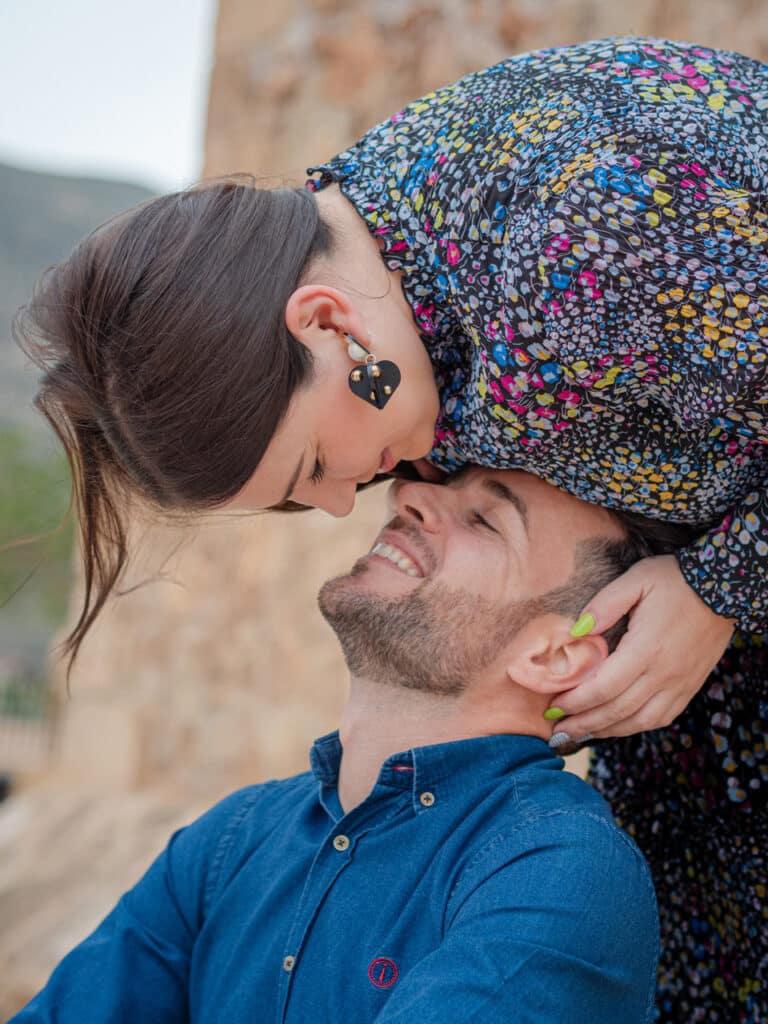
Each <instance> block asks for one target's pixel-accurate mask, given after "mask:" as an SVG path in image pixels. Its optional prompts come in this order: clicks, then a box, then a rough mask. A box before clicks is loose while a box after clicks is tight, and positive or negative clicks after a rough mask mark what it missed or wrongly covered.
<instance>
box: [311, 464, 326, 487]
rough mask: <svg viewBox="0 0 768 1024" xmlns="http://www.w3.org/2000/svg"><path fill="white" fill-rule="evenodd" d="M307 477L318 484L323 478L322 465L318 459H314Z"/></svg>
mask: <svg viewBox="0 0 768 1024" xmlns="http://www.w3.org/2000/svg"><path fill="white" fill-rule="evenodd" d="M309 479H310V480H311V481H312V483H313V484H319V483H320V481H321V480H322V479H323V467H322V466H321V465H320V459H317V460H316V461H315V468H314V469H313V470H312V475H311V476H310V478H309Z"/></svg>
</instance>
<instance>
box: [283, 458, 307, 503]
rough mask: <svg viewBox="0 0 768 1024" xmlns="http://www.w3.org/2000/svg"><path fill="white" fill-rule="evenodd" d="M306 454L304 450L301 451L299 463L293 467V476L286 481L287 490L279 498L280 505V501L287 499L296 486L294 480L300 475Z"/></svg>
mask: <svg viewBox="0 0 768 1024" xmlns="http://www.w3.org/2000/svg"><path fill="white" fill-rule="evenodd" d="M306 454H307V453H306V452H302V453H301V458H300V459H299V464H298V466H297V467H296V469H294V471H293V476H292V477H291V479H290V481H289V482H288V490H287V491H286V492H285V494H284V495H283V496H282V498H281V499H280V504H281V505H282V503H283V502H284V501H288V499H289V498H290V496H291V495H292V494H293V488H294V487H295V486H296V481H297V480H298V479H299V477H300V476H301V471H302V469H303V468H304V459H305V457H306Z"/></svg>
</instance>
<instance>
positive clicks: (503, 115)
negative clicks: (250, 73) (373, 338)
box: [307, 39, 768, 1024]
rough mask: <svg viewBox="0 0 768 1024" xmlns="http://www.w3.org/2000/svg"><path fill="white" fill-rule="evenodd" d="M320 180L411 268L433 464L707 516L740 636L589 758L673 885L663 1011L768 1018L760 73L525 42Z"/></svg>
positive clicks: (638, 52)
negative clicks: (694, 692)
mask: <svg viewBox="0 0 768 1024" xmlns="http://www.w3.org/2000/svg"><path fill="white" fill-rule="evenodd" d="M307 173H308V174H311V175H313V177H311V178H310V180H308V181H307V187H308V188H310V189H311V190H315V191H316V190H318V189H320V188H323V187H324V186H325V185H327V184H329V183H330V182H332V181H337V182H338V183H339V186H340V188H341V190H342V191H343V193H344V194H345V195H346V196H347V197H348V198H349V199H350V201H351V202H352V203H353V204H354V205H355V207H356V209H357V211H358V212H359V213H360V215H361V216H362V217H363V218H364V219H365V221H366V223H367V224H368V226H369V228H370V230H371V232H372V233H373V234H374V235H376V236H377V237H379V238H381V239H382V240H383V243H384V248H383V258H384V259H385V262H386V263H387V265H388V266H389V267H390V268H391V269H399V270H401V271H402V274H403V277H402V282H403V290H404V293H405V295H406V298H407V299H408V301H409V303H410V305H411V308H412V310H413V314H414V318H415V321H416V323H417V325H418V327H419V330H420V333H421V336H422V338H423V340H424V342H425V344H426V345H427V347H428V350H429V352H430V356H431V358H432V361H433V364H434V367H435V374H436V378H437V381H438V385H439V388H440V395H441V415H440V419H439V421H438V429H437V435H436V439H435V446H434V449H433V451H432V453H431V456H430V458H431V459H432V461H434V462H435V463H436V464H438V465H440V466H442V467H444V468H447V469H451V468H454V467H457V466H459V465H461V464H463V463H466V462H475V463H480V464H484V465H492V466H507V467H514V468H521V469H525V470H527V471H529V472H532V473H535V474H537V475H538V476H540V477H542V478H544V479H546V480H549V481H550V482H551V483H553V484H555V485H557V486H560V487H563V488H565V489H566V490H568V491H570V492H572V493H574V494H576V495H577V496H578V497H580V498H583V499H584V500H586V501H591V502H596V503H599V504H602V505H606V506H609V507H613V508H623V509H630V510H633V511H636V512H641V513H644V514H645V515H650V516H655V517H658V518H666V519H670V520H677V521H681V522H686V523H691V524H694V525H696V526H699V527H700V528H701V530H702V533H701V536H700V538H699V539H698V540H697V541H696V542H695V543H694V544H692V545H691V546H689V547H687V548H683V549H682V550H681V551H680V552H679V553H678V560H679V563H680V566H681V569H682V571H683V573H684V575H685V577H686V579H687V580H688V582H689V583H690V584H691V586H693V587H694V589H695V590H696V591H697V592H698V593H699V594H700V595H701V597H702V598H703V599H704V600H705V601H706V602H707V603H708V604H709V605H710V606H711V607H712V608H714V609H715V610H716V611H718V612H719V613H721V614H727V615H729V616H733V617H735V618H737V620H738V622H739V624H740V627H741V628H742V629H743V631H744V632H743V635H742V639H741V641H740V642H741V644H742V649H740V650H739V652H738V653H736V648H735V647H734V646H733V645H732V647H731V648H730V650H729V653H728V655H727V656H726V658H724V659H723V662H722V663H721V665H720V666H718V668H717V669H716V671H715V672H714V673H713V675H712V676H711V677H710V680H709V681H708V683H707V685H706V687H705V688H704V690H702V692H701V693H700V694H699V695H698V697H697V698H696V699H695V700H694V701H693V702H692V704H691V705H690V708H689V711H690V712H691V714H690V716H688V713H686V716H683V717H682V718H681V719H678V722H677V723H676V724H675V726H674V727H673V728H671V729H667V730H659V731H657V732H655V733H653V734H644V735H643V736H640V737H631V738H630V739H628V740H626V741H622V742H621V743H612V742H611V743H606V744H603V745H602V746H601V749H600V751H599V756H598V757H597V759H596V762H595V766H594V770H593V775H594V781H595V784H596V785H598V786H599V787H600V788H601V789H602V790H603V791H604V792H605V793H606V795H608V796H609V798H610V799H611V800H612V802H613V805H614V808H615V809H616V812H617V814H619V816H620V817H621V818H622V821H623V823H624V824H625V827H627V828H628V829H629V830H630V831H632V832H633V833H634V834H635V836H636V838H637V840H638V842H639V843H640V845H641V846H643V848H644V849H645V850H646V853H647V854H648V856H649V860H650V861H651V862H652V865H653V866H654V869H655V871H656V879H657V885H658V888H659V892H660V896H661V899H662V901H663V900H664V899H666V901H667V902H666V909H665V914H666V917H665V918H664V920H665V943H666V946H665V954H664V960H663V964H662V971H661V975H660V989H659V1010H658V1012H659V1014H660V1016H659V1020H664V1021H667V1020H669V1021H672V1020H676V1021H679V1020H691V1021H694V1020H702V1021H704V1020H706V1021H723V1022H726V1021H727V1022H728V1024H733V1022H736V1021H758V1020H761V1021H765V1020H768V980H766V977H765V973H764V972H765V967H764V966H758V961H759V960H760V959H761V958H762V959H764V957H765V949H766V946H767V945H768V922H766V911H765V908H766V902H765V901H764V900H763V896H762V895H761V892H762V890H761V886H760V885H758V883H757V882H755V881H754V880H755V879H756V878H757V877H758V876H759V875H760V873H761V872H762V873H763V874H764V871H765V862H764V859H763V858H764V853H763V850H764V848H765V838H766V836H765V832H766V802H767V801H766V793H768V778H766V774H767V773H768V767H767V766H766V760H765V756H766V755H765V741H766V734H768V709H767V706H766V694H765V682H764V679H765V673H764V672H762V669H763V667H764V660H765V659H764V653H763V647H762V638H761V636H760V635H757V636H755V634H764V633H768V486H767V485H766V477H767V476H768V464H767V462H766V459H767V458H768V447H766V444H767V443H768V422H767V420H766V415H765V411H764V410H765V408H766V405H767V404H768V386H767V384H766V381H767V377H766V366H765V364H766V359H767V357H768V65H764V64H761V63H758V62H756V61H752V60H749V59H748V58H746V57H743V56H740V55H738V54H735V53H728V52H725V51H721V50H710V49H707V48H704V47H701V46H696V45H694V44H687V43H670V42H668V41H665V40H659V39H608V40H597V41H594V42H590V43H586V44H583V45H579V46H573V47H564V48H557V49H548V50H542V51H537V52H534V53H527V54H522V55H520V56H516V57H512V58H510V59H508V60H504V61H502V62H501V63H499V64H496V65H494V66H492V67H490V68H486V69H484V70H482V71H478V72H476V73H473V74H470V75H467V76H466V77H464V78H462V79H460V80H459V81H457V82H455V83H454V84H453V85H449V86H446V87H445V88H441V89H437V90H436V91H434V92H432V93H429V94H428V95H426V96H424V97H422V98H420V99H418V100H415V101H414V102H412V103H409V104H408V105H407V106H406V107H404V108H403V109H402V110H400V111H398V112H397V113H396V114H394V115H393V116H392V117H390V118H388V119H387V120H386V121H383V122H382V123H381V124H379V125H377V126H375V127H374V128H372V129H371V130H370V131H369V132H368V133H366V135H365V136H363V138H362V139H360V140H359V141H358V142H357V143H355V145H353V146H351V147H350V148H349V149H347V150H344V151H343V152H342V153H340V154H338V155H337V156H336V157H334V158H333V159H331V160H330V161H328V162H327V163H325V164H322V165H319V166H317V167H313V168H309V169H308V172H307ZM755 651H759V658H757V659H756V660H755V662H754V663H753V662H751V661H750V658H751V657H752V654H753V653H754V652H755ZM729 658H730V659H731V660H730V661H729ZM754 665H759V666H760V669H761V672H756V671H755V668H754ZM734 666H736V668H734ZM765 667H766V668H768V666H765ZM761 673H762V674H761ZM747 682H748V683H749V685H747ZM718 693H721V694H722V693H727V694H728V700H726V701H722V700H721V699H720V698H718V697H716V696H715V695H716V694H718ZM691 709H692V710H691ZM726 719H727V720H728V723H729V724H728V726H727V727H725V726H724V725H723V723H724V722H725V720H726ZM681 722H682V723H684V724H683V725H681V724H680V723H681ZM686 730H687V731H686ZM650 750H653V751H654V752H656V753H657V754H658V757H656V758H655V760H654V759H653V758H649V757H648V756H647V755H648V752H649V751H650ZM662 754H663V756H662ZM654 756H655V755H654ZM697 758H704V760H705V761H706V763H707V765H708V769H707V772H706V773H705V774H704V775H701V774H700V773H699V770H698V768H697V763H698V762H697ZM659 766H661V767H659ZM665 772H666V773H668V774H667V775H665V774H664V773H665ZM661 777H663V778H665V779H666V780H667V789H666V791H665V792H666V795H665V796H664V797H663V798H660V797H659V796H658V794H659V792H661V790H660V786H659V778H661ZM682 790H685V791H686V793H687V794H688V795H687V796H686V797H685V798H684V799H690V800H691V804H692V807H695V808H696V810H695V813H696V814H697V815H705V817H704V818H703V819H701V818H696V819H695V820H696V822H697V823H698V824H697V826H696V827H697V828H698V834H697V835H696V839H695V842H694V839H693V832H692V829H693V826H692V824H691V822H692V821H694V818H692V817H691V814H693V813H694V812H693V811H691V814H687V812H686V814H687V816H686V815H682V814H681V815H678V812H677V811H676V809H675V808H676V801H677V802H679V800H680V799H682V798H681V797H679V795H678V794H679V791H682ZM697 801H698V802H701V801H703V803H704V807H703V808H702V807H700V806H699V805H698V803H697ZM701 822H703V824H702V823H701ZM660 835H662V836H664V837H666V838H665V840H664V843H665V844H666V845H664V844H661V846H660V845H659V843H660V840H659V836H660ZM662 847H663V855H662V854H658V855H657V849H661V848H662ZM724 863H728V864H729V872H730V878H729V881H727V882H725V881H723V879H725V878H726V874H725V872H724V870H721V868H723V865H724ZM713 900H719V901H720V902H719V903H718V904H717V905H718V907H720V908H721V909H720V910H717V911H716V910H713V909H712V907H713V906H714V904H713V903H712V901H713ZM750 900H751V901H752V903H754V902H755V901H757V904H759V906H757V907H756V908H755V907H754V906H753V907H752V909H750V910H748V909H747V902H748V901H750ZM723 908H724V909H723ZM718 915H720V916H718ZM721 918H722V919H723V920H726V919H727V921H728V922H731V924H732V923H733V922H734V921H737V920H738V921H742V922H748V923H744V924H743V926H742V925H740V926H739V928H736V929H735V930H733V929H731V930H730V931H729V928H730V927H731V926H730V925H729V926H728V927H726V926H725V925H724V926H723V927H722V928H720V927H719V925H717V926H716V925H715V924H713V923H712V922H713V921H715V922H717V921H719V920H721ZM707 928H710V929H714V930H713V931H711V933H710V932H707V933H706V934H708V935H709V939H707V940H706V941H705V939H704V938H703V936H704V934H705V932H706V929H707ZM736 934H739V935H741V939H740V940H739V944H738V946H737V945H736V938H735V937H734V936H735V935H736ZM715 935H716V936H717V938H715V937H714V936H715ZM724 963H727V964H728V965H729V966H728V967H727V969H725V968H723V967H722V964H724ZM761 971H762V972H763V973H762V974H761V973H760V972H761ZM761 985H762V988H761V987H760V986H761ZM685 1006H688V1007H689V1010H684V1009H681V1008H682V1007H685ZM681 1013H685V1014H688V1015H687V1016H680V1014H681Z"/></svg>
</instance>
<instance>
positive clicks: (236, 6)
mask: <svg viewBox="0 0 768 1024" xmlns="http://www.w3.org/2000/svg"><path fill="white" fill-rule="evenodd" d="M628 33H634V34H648V35H657V36H668V37H672V38H678V39H688V40H696V41H697V42H701V43H704V44H711V45H720V46H725V47H730V48H732V49H736V50H741V51H743V52H745V53H749V54H751V55H754V56H757V57H761V58H762V59H764V60H765V59H768V17H766V4H765V3H764V2H762V0H731V2H729V3H724V2H723V0H697V2H693V0H674V2H673V3H670V2H669V0H633V3H631V4H620V3H616V0H580V2H566V0H519V2H517V3H512V2H502V0H444V2H440V3H437V2H430V0H365V2H358V3H353V2H351V0H348V2H345V0H258V2H254V0H221V4H220V12H219V20H218V27H217V39H216V64H215V67H214V70H213V76H212V83H211V94H210V104H209V117H208V132H207V142H206V159H205V163H206V172H207V173H209V174H215V173H221V172H230V171H236V170H241V171H251V172H253V173H255V174H257V175H259V176H267V175H269V176H276V178H275V179H274V183H275V184H279V183H281V182H282V181H284V180H287V181H288V182H289V183H301V181H303V177H304V168H305V167H306V166H308V165H310V164H313V163H317V162H320V161H322V160H324V159H326V158H327V157H329V156H331V155H332V154H333V153H335V152H337V151H339V150H340V149H342V148H344V147H345V146H346V145H348V144H349V143H351V142H353V141H354V140H355V139H356V138H357V137H358V136H359V135H360V134H362V132H364V131H365V129H366V128H367V127H369V126H370V125H372V124H374V123H376V122H377V121H379V120H381V119H383V118H384V117H386V116H387V115H388V114H390V113H392V112H393V111H395V110H397V109H398V108H399V107H400V106H402V105H403V104H404V103H405V102H406V101H408V100H410V99H414V98H416V97H417V96H419V95H420V94H422V93H424V92H426V91H429V90H430V89H433V88H435V87H437V86H440V85H443V84H446V83H449V82H451V81H453V80H455V79H456V78H458V77H460V76H461V75H462V74H463V73H465V72H468V71H470V70H474V69H476V68H480V67H483V66H485V65H487V64H490V63H493V62H494V61H497V60H499V59H501V58H503V57H504V56H506V55H508V54H510V53H513V52H519V51H523V50H527V49H531V48H535V47H538V46H550V45H557V44H564V43H569V42H576V41H579V40H584V39H588V38H594V37H598V36H608V35H623V34H628ZM381 503H382V495H381V493H376V492H375V491H374V492H369V493H368V494H366V495H365V496H364V497H363V499H362V500H361V502H360V504H359V508H358V510H357V512H356V514H355V515H354V517H352V518H351V519H347V520H333V519H331V518H329V517H327V516H325V515H324V514H322V513H316V512H313V513H310V514H307V515H304V516H299V517H294V518H290V519H287V518H282V519H281V518H277V517H247V518H240V519H238V520H237V521H233V520H232V519H229V520H227V521H224V520H221V521H218V522H216V523H215V524H209V525H205V526H202V527H200V528H199V530H198V531H197V532H196V534H195V535H192V534H190V533H186V532H185V531H183V530H180V529H176V530H172V529H163V530H160V529H155V530H151V529H150V530H148V531H147V532H146V534H145V535H143V541H142V544H141V548H142V558H141V564H137V565H136V566H135V568H134V570H133V573H132V577H131V580H130V581H129V582H130V583H131V584H133V583H138V582H140V581H141V580H142V579H143V578H145V577H147V576H151V575H153V574H157V572H158V570H162V579H161V581H160V582H155V583H151V584H148V585H146V586H143V587H140V588H139V589H137V590H134V591H133V592H132V593H130V594H129V595H128V596H125V597H122V598H120V600H118V601H116V602H115V603H114V604H113V606H112V607H111V609H110V610H109V612H108V614H106V615H105V616H104V617H103V620H102V621H101V623H100V624H99V626H98V627H97V629H96V630H95V631H94V634H93V637H92V638H91V639H90V640H89V641H88V643H87V645H86V647H85V648H84V649H83V655H82V659H81V662H80V664H79V665H78V668H77V671H76V672H75V674H74V676H73V680H72V688H71V689H72V696H71V699H69V700H67V699H66V698H65V696H64V689H63V681H62V677H61V672H60V670H56V671H55V673H54V679H55V686H56V691H57V694H58V696H59V716H58V729H57V742H56V744H55V746H54V753H53V757H52V761H51V765H50V771H49V773H48V774H47V776H46V777H44V778H38V779H37V780H35V782H34V785H32V784H30V785H29V786H28V787H27V788H26V790H25V791H24V792H22V793H21V794H20V795H18V796H16V797H14V798H12V799H11V800H9V801H7V802H6V804H4V805H2V806H0V977H2V978H3V984H2V986H0V1017H2V1019H5V1017H6V1016H7V1015H8V1014H10V1013H11V1012H12V1011H13V1010H14V1009H15V1008H16V1007H18V1006H20V1005H21V1004H22V1002H24V1001H25V1000H26V999H28V998H29V996H30V995H31V994H32V993H33V992H34V990H35V989H36V988H37V987H39V986H40V985H41V984H42V983H43V982H44V981H45V978H46V977H47V974H48V972H49V971H50V970H51V968H52V967H53V966H54V964H55V963H56V962H57V961H58V959H60V957H61V956H62V955H63V953H64V952H65V951H66V950H67V949H68V948H70V947H71V945H72V944H74V943H75V942H76V941H78V940H79V939H80V938H81V937H83V936H84V935H85V934H86V933H87V931H88V930H90V929H91V928H92V927H93V926H94V925H95V924H96V922H97V921H98V920H99V918H100V917H101V916H102V915H103V914H104V913H106V912H107V910H108V909H109V907H110V906H111V905H112V903H113V902H114V901H115V900H116V899H117V897H118V895H119V894H120V892H121V891H122V890H123V889H124V888H126V887H127V886H128V885H129V884H131V883H132V882H133V881H134V880H135V879H136V877H137V876H138V874H139V873H140V871H142V870H143V868H144V867H145V866H146V865H147V864H148V863H149V860H150V859H151V858H152V856H154V854H155V853H156V852H157V851H158V850H159V849H160V848H161V847H162V846H163V845H164V843H165V841H166V840H167V838H168V836H169V834H170V832H171V831H172V829H173V828H175V827H176V826H177V825H178V824H181V823H182V822H183V821H187V820H190V819H191V818H192V817H193V816H194V814H195V813H197V812H198V811H199V810H201V809H202V808H203V807H205V806H207V805H209V804H210V803H212V802H213V801H214V800H215V799H217V798H218V797H219V796H222V795H224V794H225V793H227V792H229V791H230V790H231V789H234V788H236V787H237V786H239V785H243V784H246V783H249V782H257V781H260V780H262V779H265V778H269V777H273V776H281V775H286V774H290V773H292V772H295V771H299V770H303V769H304V768H305V767H306V766H307V749H308V747H309V745H310V743H311V742H312V739H313V738H314V737H315V736H317V735H320V734H321V733H323V732H325V731H328V730H330V729H331V728H333V727H334V725H335V724H336V720H337V716H338V712H339V708H340V706H341V702H342V700H343V698H344V693H345V689H346V678H345V672H344V667H343V664H342V661H341V658H340V656H339V653H338V651H337V649H336V645H335V642H334V639H333V637H332V634H331V633H330V631H329V630H328V629H327V627H326V626H325V624H324V623H323V622H322V620H321V619H320V616H319V613H318V612H317V611H316V608H315V594H316V591H317V588H318V586H319V584H320V583H321V582H322V581H323V580H324V579H325V578H327V577H328V576H330V575H332V574H334V573H336V572H339V571H343V570H345V569H346V568H348V567H349V566H350V565H351V564H352V562H353V561H354V559H355V558H356V557H357V556H358V554H359V553H360V551H362V550H364V549H365V546H366V545H367V543H368V542H369V540H370V539H371V538H372V537H373V535H374V534H375V532H376V530H377V529H378V525H379V523H380V521H381V517H382V508H381ZM137 536H139V531H138V530H137ZM179 545H181V547H180V549H179V550H178V551H176V552H175V553H173V552H174V549H176V548H177V547H178V546H179ZM76 604H77V594H74V595H73V613H74V609H75V607H76Z"/></svg>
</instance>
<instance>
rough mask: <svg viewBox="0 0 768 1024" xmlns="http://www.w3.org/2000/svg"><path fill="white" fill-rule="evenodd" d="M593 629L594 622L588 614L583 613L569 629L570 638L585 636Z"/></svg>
mask: <svg viewBox="0 0 768 1024" xmlns="http://www.w3.org/2000/svg"><path fill="white" fill-rule="evenodd" d="M594 628H595V620H594V618H593V616H592V615H590V613H589V612H585V613H584V614H583V615H582V616H581V617H580V618H579V619H578V620H577V621H576V623H575V625H574V626H573V628H572V629H571V636H576V637H579V636H586V635H587V633H591V632H592V630H593V629H594Z"/></svg>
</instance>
